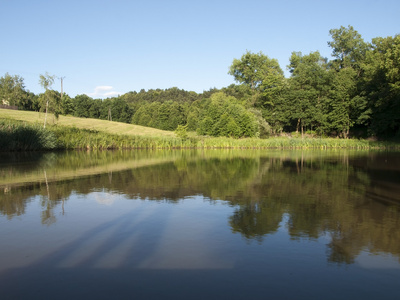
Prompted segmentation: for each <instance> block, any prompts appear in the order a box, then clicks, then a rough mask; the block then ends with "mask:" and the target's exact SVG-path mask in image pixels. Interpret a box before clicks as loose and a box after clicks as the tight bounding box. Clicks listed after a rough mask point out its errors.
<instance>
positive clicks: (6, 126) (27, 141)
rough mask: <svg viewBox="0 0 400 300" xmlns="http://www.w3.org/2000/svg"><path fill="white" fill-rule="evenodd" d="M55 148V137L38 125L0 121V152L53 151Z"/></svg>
mask: <svg viewBox="0 0 400 300" xmlns="http://www.w3.org/2000/svg"><path fill="white" fill-rule="evenodd" d="M57 146H58V145H57V140H56V137H55V135H54V134H53V133H52V132H51V131H49V130H48V129H45V128H43V127H42V126H39V125H38V124H33V125H32V124H27V123H24V122H22V121H14V120H5V119H0V149H1V151H33V150H53V149H56V148H57Z"/></svg>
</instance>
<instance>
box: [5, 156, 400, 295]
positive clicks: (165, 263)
mask: <svg viewBox="0 0 400 300" xmlns="http://www.w3.org/2000/svg"><path fill="white" fill-rule="evenodd" d="M0 241H1V242H0V243H1V246H0V298H1V299H36V298H57V299H71V298H84V297H85V298H93V299H111V298H112V299H260V298H262V299H400V153H390V152H364V151H361V152H356V151H292V152H289V151H260V150H257V151H251V150H248V151H232V150H215V151H211V150H210V151H130V152H66V153H34V154H4V153H3V154H0Z"/></svg>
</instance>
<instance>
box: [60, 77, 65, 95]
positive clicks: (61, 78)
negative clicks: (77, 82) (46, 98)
mask: <svg viewBox="0 0 400 300" xmlns="http://www.w3.org/2000/svg"><path fill="white" fill-rule="evenodd" d="M58 78H59V79H60V80H61V99H62V96H63V79H64V78H65V76H64V77H58Z"/></svg>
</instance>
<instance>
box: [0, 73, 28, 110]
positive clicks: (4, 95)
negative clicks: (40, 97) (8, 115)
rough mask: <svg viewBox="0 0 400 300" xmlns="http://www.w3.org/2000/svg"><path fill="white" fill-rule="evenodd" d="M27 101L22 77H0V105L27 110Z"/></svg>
mask: <svg viewBox="0 0 400 300" xmlns="http://www.w3.org/2000/svg"><path fill="white" fill-rule="evenodd" d="M29 100H30V97H29V96H28V93H27V92H26V91H25V85H24V79H23V78H22V77H20V76H18V75H14V76H12V75H10V74H8V73H6V74H5V75H4V76H3V77H0V104H5V105H10V106H18V108H29V106H30V105H29Z"/></svg>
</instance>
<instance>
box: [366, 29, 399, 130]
mask: <svg viewBox="0 0 400 300" xmlns="http://www.w3.org/2000/svg"><path fill="white" fill-rule="evenodd" d="M365 83H366V84H365V86H364V87H365V91H366V97H367V99H368V107H369V109H370V111H371V126H370V129H371V134H373V135H377V136H383V137H385V138H387V137H391V136H394V135H397V136H400V35H396V36H394V37H391V36H388V37H386V38H381V37H379V38H375V39H372V50H371V51H370V52H368V54H367V59H366V63H365Z"/></svg>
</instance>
